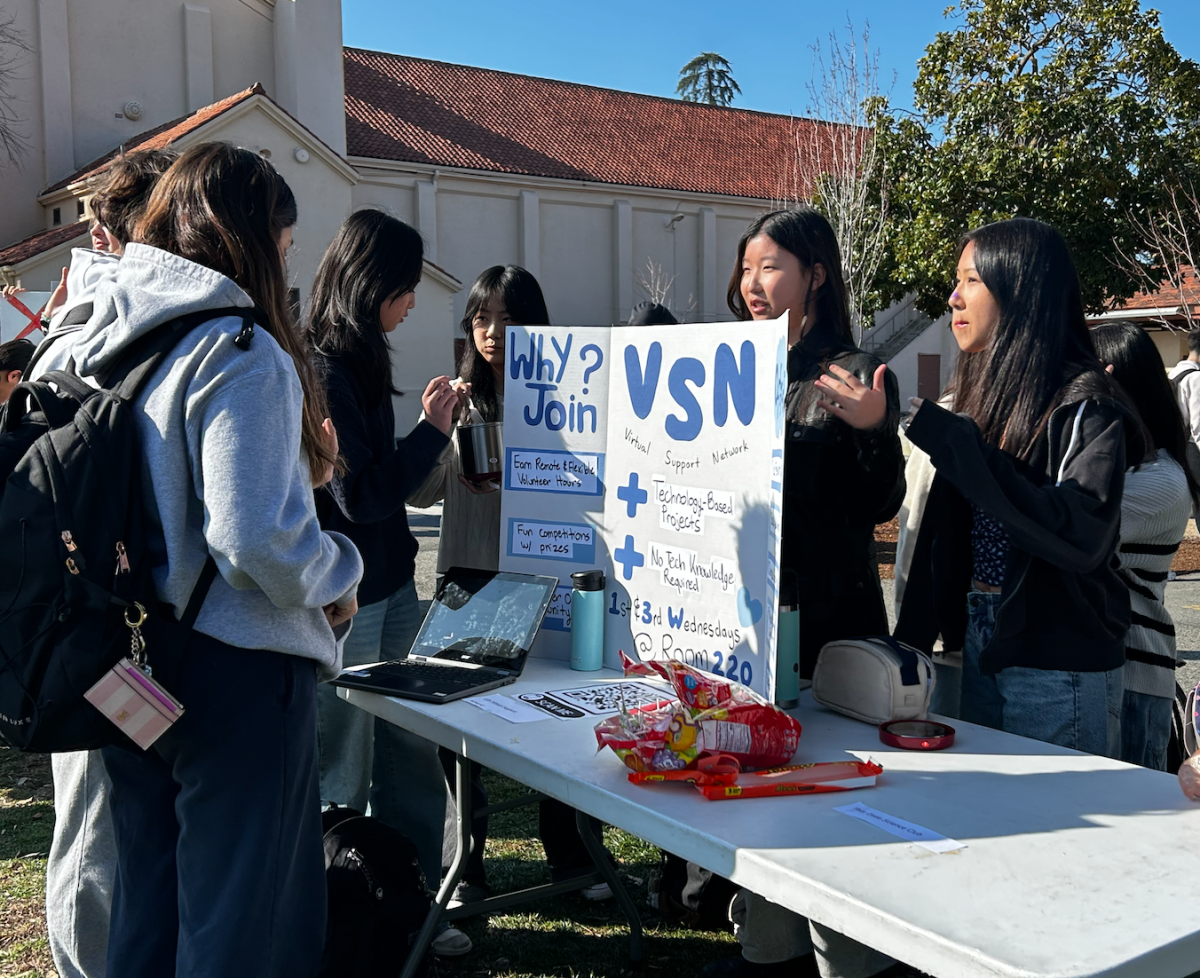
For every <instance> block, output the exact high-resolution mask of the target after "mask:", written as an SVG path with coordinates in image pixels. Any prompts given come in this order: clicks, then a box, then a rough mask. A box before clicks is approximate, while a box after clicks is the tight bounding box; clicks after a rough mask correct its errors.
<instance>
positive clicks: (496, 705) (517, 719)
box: [466, 693, 546, 723]
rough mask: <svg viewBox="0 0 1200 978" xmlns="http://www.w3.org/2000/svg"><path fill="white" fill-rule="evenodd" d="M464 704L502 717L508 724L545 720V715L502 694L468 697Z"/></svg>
mask: <svg viewBox="0 0 1200 978" xmlns="http://www.w3.org/2000/svg"><path fill="white" fill-rule="evenodd" d="M466 702H468V703H470V704H471V705H472V706H477V707H479V709H481V710H484V711H485V712H487V713H492V714H494V715H495V716H498V717H503V718H504V719H505V720H507V721H508V722H509V723H532V722H533V721H534V720H545V719H546V714H544V713H542V712H541V711H539V710H535V709H534V708H533V707H532V706H530V705H529V704H528V703H523V702H521V700H518V699H515V698H513V697H511V696H505V695H504V694H503V693H493V694H492V695H491V696H468V697H466Z"/></svg>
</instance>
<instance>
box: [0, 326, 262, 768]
mask: <svg viewBox="0 0 1200 978" xmlns="http://www.w3.org/2000/svg"><path fill="white" fill-rule="evenodd" d="M225 316H237V317H239V318H241V319H242V331H241V333H240V334H239V335H238V337H237V340H236V342H237V344H238V346H239V347H241V348H243V349H245V348H247V347H248V346H249V343H250V339H251V337H252V336H253V330H254V312H253V311H252V310H249V309H241V308H236V309H214V310H207V311H204V312H199V313H194V314H192V315H189V316H184V317H182V318H180V319H177V320H174V321H172V322H169V323H164V324H163V325H161V326H159V327H157V328H155V329H154V330H151V331H150V332H148V333H146V334H145V335H144V336H142V337H139V338H138V339H137V340H136V341H134V342H133V343H132V344H131V345H130V347H129V349H128V350H127V351H126V353H125V355H124V356H123V357H122V358H121V360H120V361H119V362H118V363H117V364H116V365H115V366H114V368H113V369H112V371H111V372H110V373H109V374H108V376H106V377H105V378H103V380H104V383H103V386H102V387H101V388H100V389H96V388H93V387H91V386H89V385H87V384H85V383H83V382H82V381H81V380H80V379H79V378H78V377H77V376H75V374H74V371H73V363H72V365H71V367H70V368H68V370H67V371H56V372H52V373H48V374H46V375H45V376H44V377H42V378H41V379H39V380H37V381H30V382H22V383H20V384H18V385H17V386H16V388H15V389H14V391H13V394H12V396H11V398H10V399H9V401H8V404H7V405H5V408H4V412H3V415H0V484H2V486H3V494H2V495H0V545H2V546H3V552H2V553H3V556H2V559H0V740H3V741H4V742H5V743H7V744H8V745H9V746H11V747H15V748H17V749H19V750H26V751H35V752H48V751H70V750H91V749H95V748H97V747H103V746H105V745H107V744H112V743H116V742H118V741H119V740H123V739H125V735H124V734H123V733H121V732H120V730H119V729H118V728H117V727H116V726H115V725H113V724H112V723H110V722H109V720H108V719H107V718H106V717H105V716H104V715H103V714H101V713H100V711H99V710H97V709H96V708H95V707H93V706H92V705H91V704H90V703H88V702H86V701H85V700H84V698H83V694H84V693H85V692H87V690H88V689H90V688H91V687H92V686H93V685H94V684H95V683H96V682H97V681H98V680H99V679H100V678H101V677H102V676H103V675H104V674H105V673H106V672H107V671H108V670H109V669H111V668H112V667H113V666H114V665H116V663H117V662H118V661H119V660H120V659H121V658H122V657H123V656H126V655H130V654H131V653H136V652H137V651H138V650H139V645H140V644H141V643H143V642H144V643H145V644H144V649H145V650H146V651H147V652H148V655H149V660H150V662H151V663H152V664H153V667H154V670H155V672H154V675H155V678H156V679H161V680H162V681H163V684H164V685H165V686H166V688H167V689H168V690H169V689H170V688H171V677H172V675H173V674H174V668H175V666H177V664H178V660H179V657H180V656H181V655H182V653H183V650H184V649H185V648H186V645H187V641H188V638H189V636H190V634H191V626H192V624H193V623H194V622H195V620H196V615H197V614H199V611H200V605H201V603H202V602H203V600H204V596H205V594H206V593H207V591H208V587H209V585H210V584H211V583H212V581H213V578H214V577H215V576H216V572H217V568H216V564H215V562H214V561H213V559H212V557H211V556H210V557H209V558H208V561H207V562H206V564H205V566H204V570H203V572H202V573H201V577H200V581H199V583H198V584H197V585H196V588H195V590H194V591H193V593H192V597H191V600H190V601H189V603H188V607H187V608H186V609H185V610H184V613H183V615H182V618H181V619H178V620H177V618H178V616H177V613H176V611H177V610H176V609H172V608H170V607H169V606H165V605H160V603H159V601H158V599H157V597H156V593H155V587H154V581H153V579H152V577H151V566H150V549H149V547H148V539H147V537H148V534H149V533H150V532H151V525H150V523H149V520H148V519H147V516H146V513H145V510H144V496H143V488H142V485H143V483H142V451H141V445H140V442H139V440H138V432H137V414H138V409H137V408H136V407H135V402H136V399H137V397H138V394H139V393H140V392H141V390H142V388H143V386H144V385H145V383H146V381H147V380H148V379H149V378H150V377H151V376H152V375H153V374H154V372H155V370H157V369H158V367H159V366H160V365H161V364H162V362H163V361H164V360H165V359H166V358H167V357H168V356H169V355H170V352H171V350H172V349H173V348H174V346H175V344H176V343H177V342H178V341H179V340H180V339H182V338H183V336H184V335H186V334H187V333H188V332H190V331H191V330H192V329H194V328H195V327H197V326H199V325H201V324H202V323H205V322H209V321H211V320H213V319H218V318H222V317H225ZM52 385H53V386H52ZM5 480H6V481H5ZM143 617H144V620H143V621H141V623H140V627H135V623H137V622H138V620H139V619H141V618H143ZM184 705H185V707H186V704H184Z"/></svg>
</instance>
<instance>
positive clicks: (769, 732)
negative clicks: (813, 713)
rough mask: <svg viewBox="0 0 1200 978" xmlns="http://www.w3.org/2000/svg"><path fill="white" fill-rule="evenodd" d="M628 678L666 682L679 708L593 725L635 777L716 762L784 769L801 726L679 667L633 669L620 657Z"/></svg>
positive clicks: (652, 708)
mask: <svg viewBox="0 0 1200 978" xmlns="http://www.w3.org/2000/svg"><path fill="white" fill-rule="evenodd" d="M621 661H622V662H623V663H624V665H625V675H626V676H648V677H653V678H659V677H661V678H664V679H666V680H668V681H669V682H670V683H671V685H672V687H673V688H674V690H675V693H676V695H677V696H678V697H679V699H678V701H675V702H670V703H665V704H664V703H657V704H653V705H649V706H646V707H642V708H635V709H632V710H628V711H624V712H622V713H619V714H617V715H616V716H614V717H609V718H607V719H605V720H602V721H601V722H600V723H598V724H597V725H596V741H597V743H598V744H599V746H600V747H601V748H604V747H611V748H612V749H613V751H615V752H616V754H617V756H618V757H620V758H621V759H622V760H623V761H624V762H625V764H626V766H627V767H629V768H630V769H631V770H633V771H637V772H645V771H681V770H686V769H688V768H693V767H695V766H696V762H697V761H698V760H699V759H700V758H702V757H709V756H712V755H714V754H721V755H726V756H728V757H731V758H733V759H735V760H736V762H737V763H738V765H739V766H740V767H743V768H760V767H775V766H778V765H780V764H786V763H787V761H789V760H790V759H791V757H792V755H793V754H794V753H795V752H796V748H797V746H798V745H799V742H800V724H799V723H798V722H797V721H796V720H795V718H793V717H790V716H788V715H787V714H786V713H784V712H783V711H782V710H780V709H779V708H778V707H776V706H774V705H773V704H771V703H768V702H767V701H766V700H765V699H763V698H762V697H761V696H759V695H758V694H757V693H755V692H754V691H752V690H750V689H747V688H746V687H745V686H742V685H740V684H738V683H730V682H728V681H725V680H723V679H721V678H719V677H716V676H712V675H709V674H708V673H705V672H701V671H700V670H699V669H694V668H693V667H691V666H688V665H685V664H684V663H682V662H675V661H666V662H635V661H634V660H633V659H631V658H629V656H627V655H625V653H624V652H622V653H621Z"/></svg>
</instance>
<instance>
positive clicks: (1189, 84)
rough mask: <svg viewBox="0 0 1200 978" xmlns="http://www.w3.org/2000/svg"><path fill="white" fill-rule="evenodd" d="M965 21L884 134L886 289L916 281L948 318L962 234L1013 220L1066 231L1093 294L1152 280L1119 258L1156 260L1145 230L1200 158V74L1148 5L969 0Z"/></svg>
mask: <svg viewBox="0 0 1200 978" xmlns="http://www.w3.org/2000/svg"><path fill="white" fill-rule="evenodd" d="M947 15H948V16H957V17H958V18H959V19H960V20H961V24H960V25H959V26H958V27H956V28H955V29H954V30H950V31H943V32H941V33H939V34H938V35H937V36H936V37H935V38H934V40H933V43H932V44H930V45H929V47H928V48H927V49H926V54H925V56H924V57H923V58H922V59H921V60H920V62H919V63H918V75H917V81H916V83H915V86H914V99H913V102H914V105H915V107H916V112H915V113H912V114H898V113H890V114H888V115H885V116H884V117H883V118H882V119H881V120H880V121H879V123H878V130H877V139H878V140H879V143H880V146H881V147H883V151H884V153H885V155H886V157H887V160H888V171H889V172H890V173H891V175H892V180H893V183H892V196H891V215H892V223H891V226H890V227H889V232H888V233H889V237H890V242H889V244H890V247H889V249H888V264H887V267H885V268H884V269H883V270H881V278H882V279H886V286H885V288H884V289H883V295H882V296H881V298H883V299H890V298H898V297H899V296H900V295H902V294H904V293H906V292H908V291H910V290H913V289H915V290H916V291H917V293H918V296H919V304H920V306H921V307H922V308H923V309H924V310H925V311H926V312H928V313H930V314H935V313H940V312H942V311H944V309H945V300H946V294H947V292H948V286H949V284H950V281H951V273H952V266H953V250H954V242H955V240H956V239H957V238H958V236H959V235H960V234H962V233H963V232H964V231H966V230H968V229H969V228H972V227H975V226H977V225H979V224H983V223H986V222H989V221H994V220H1000V219H1003V218H1006V217H1012V216H1017V215H1020V216H1026V217H1034V218H1038V219H1040V220H1044V221H1046V222H1048V223H1050V224H1052V225H1054V226H1055V227H1056V228H1058V230H1059V231H1061V232H1062V234H1063V235H1064V237H1065V238H1066V239H1067V241H1068V243H1069V244H1070V246H1071V249H1072V252H1073V254H1074V257H1075V262H1076V265H1077V267H1078V269H1079V273H1080V280H1081V284H1082V287H1083V296H1084V301H1085V303H1086V304H1087V305H1088V307H1089V308H1090V309H1093V310H1095V309H1099V308H1101V307H1103V306H1105V305H1106V304H1107V303H1108V302H1109V301H1110V300H1111V299H1121V298H1125V297H1127V296H1129V295H1131V294H1132V293H1133V292H1135V291H1137V289H1138V287H1139V286H1144V284H1145V277H1144V275H1137V274H1134V273H1133V271H1132V269H1131V268H1130V267H1129V264H1128V262H1127V261H1124V262H1123V261H1122V260H1121V259H1120V257H1119V256H1137V263H1139V264H1140V265H1141V267H1142V270H1143V272H1144V271H1146V270H1150V271H1151V273H1152V274H1153V272H1154V268H1153V266H1154V264H1155V263H1154V260H1153V258H1152V257H1151V255H1150V253H1149V250H1148V249H1147V247H1146V241H1145V238H1144V235H1143V233H1142V229H1143V227H1144V225H1145V224H1146V215H1147V214H1149V213H1152V212H1153V211H1155V210H1157V209H1160V208H1161V207H1163V206H1164V202H1163V201H1162V200H1161V199H1160V198H1161V197H1162V195H1163V188H1164V187H1165V185H1166V182H1167V177H1168V176H1169V175H1170V174H1171V173H1175V172H1178V171H1179V170H1180V169H1181V168H1183V169H1186V168H1187V167H1188V166H1189V165H1190V164H1189V161H1192V163H1194V161H1196V160H1197V159H1200V156H1198V155H1196V148H1197V145H1198V144H1200V68H1198V67H1197V65H1196V64H1195V62H1193V61H1190V60H1187V59H1185V58H1182V57H1180V55H1179V54H1178V53H1177V52H1176V51H1175V49H1174V48H1173V47H1172V46H1171V45H1170V44H1169V43H1168V42H1167V41H1166V40H1165V39H1164V37H1163V34H1162V29H1161V28H1160V26H1159V22H1158V14H1157V13H1156V12H1154V11H1152V10H1150V11H1142V10H1141V9H1140V7H1139V5H1138V2H1137V0H961V2H960V3H959V4H958V6H957V7H950V8H948V9H947Z"/></svg>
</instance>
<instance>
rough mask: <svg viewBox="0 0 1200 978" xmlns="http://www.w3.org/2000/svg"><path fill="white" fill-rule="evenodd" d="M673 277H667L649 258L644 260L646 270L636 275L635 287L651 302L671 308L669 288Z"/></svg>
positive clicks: (673, 281)
mask: <svg viewBox="0 0 1200 978" xmlns="http://www.w3.org/2000/svg"><path fill="white" fill-rule="evenodd" d="M674 284H675V276H674V275H671V276H668V275H667V273H666V271H665V270H664V269H663V267H662V265H660V264H658V263H657V262H655V261H654V260H653V259H651V258H647V259H646V270H645V271H639V272H638V273H637V286H638V288H639V289H641V290H642V293H643V294H644V295H645V296H646V298H647V299H649V300H650V301H651V302H657V303H658V304H659V305H661V306H666V307H667V308H668V309H670V308H671V286H673V285H674Z"/></svg>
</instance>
